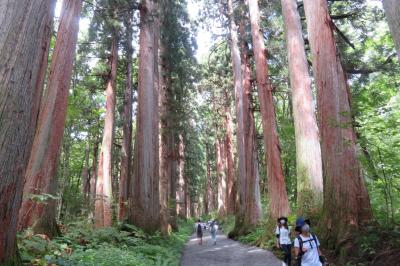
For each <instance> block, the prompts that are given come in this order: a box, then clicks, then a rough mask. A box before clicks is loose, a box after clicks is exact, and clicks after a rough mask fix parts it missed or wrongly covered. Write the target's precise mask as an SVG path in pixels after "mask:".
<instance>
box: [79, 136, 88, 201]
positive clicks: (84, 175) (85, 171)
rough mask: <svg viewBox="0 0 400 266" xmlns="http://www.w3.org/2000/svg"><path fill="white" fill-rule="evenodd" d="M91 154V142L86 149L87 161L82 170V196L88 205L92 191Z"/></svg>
mask: <svg viewBox="0 0 400 266" xmlns="http://www.w3.org/2000/svg"><path fill="white" fill-rule="evenodd" d="M89 154H90V146H89V142H88V143H87V144H86V148H85V160H84V164H83V168H82V174H81V177H82V194H83V198H84V203H85V204H86V203H87V199H88V196H89V191H90V173H89Z"/></svg>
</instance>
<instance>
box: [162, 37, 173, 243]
mask: <svg viewBox="0 0 400 266" xmlns="http://www.w3.org/2000/svg"><path fill="white" fill-rule="evenodd" d="M164 42H165V40H164V39H161V40H160V59H159V62H160V73H159V74H160V91H159V112H160V151H159V152H160V183H159V186H160V218H161V232H162V233H163V234H165V235H168V234H170V232H171V227H170V224H169V222H170V218H169V215H170V210H169V208H168V201H169V195H170V193H169V187H170V181H171V174H172V172H171V171H172V169H171V168H172V163H173V158H172V156H171V155H172V152H173V151H172V149H173V145H172V143H171V140H172V138H171V133H172V128H171V121H170V117H171V112H170V111H171V110H170V108H169V105H170V103H169V97H170V95H169V94H170V93H171V92H170V90H171V77H170V76H171V73H170V67H169V62H168V58H167V53H168V51H167V45H168V44H165V43H164Z"/></svg>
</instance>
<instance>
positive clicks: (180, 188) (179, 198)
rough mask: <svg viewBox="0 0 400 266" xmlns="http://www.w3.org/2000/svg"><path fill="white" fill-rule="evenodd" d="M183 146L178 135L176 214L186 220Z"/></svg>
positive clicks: (181, 137) (181, 138)
mask: <svg viewBox="0 0 400 266" xmlns="http://www.w3.org/2000/svg"><path fill="white" fill-rule="evenodd" d="M184 152H185V146H184V143H183V136H182V135H179V143H178V154H177V155H178V182H177V184H176V212H177V214H178V216H180V217H182V218H186V213H187V212H186V194H185V192H186V190H185V188H186V179H185V177H184V173H185V171H184V167H185V161H184V157H185V154H184Z"/></svg>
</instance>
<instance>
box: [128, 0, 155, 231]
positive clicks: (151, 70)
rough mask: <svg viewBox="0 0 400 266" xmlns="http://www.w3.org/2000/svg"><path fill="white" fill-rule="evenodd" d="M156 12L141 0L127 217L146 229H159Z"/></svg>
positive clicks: (147, 1) (151, 6) (147, 0)
mask: <svg viewBox="0 0 400 266" xmlns="http://www.w3.org/2000/svg"><path fill="white" fill-rule="evenodd" d="M157 12H158V5H157V2H155V1H152V0H142V1H141V6H140V19H141V22H140V36H139V44H140V50H139V84H138V112H137V120H136V123H137V126H136V129H137V131H136V145H135V147H136V150H135V161H134V175H133V177H134V179H133V180H134V182H133V184H132V185H131V187H133V191H132V192H131V194H132V196H133V197H131V199H130V202H129V203H130V211H129V212H130V214H129V221H130V222H131V223H133V224H135V225H137V226H139V227H142V228H143V229H145V230H146V231H148V232H154V231H156V230H158V229H160V201H159V117H158V87H159V86H158V82H159V77H158V42H159V32H160V25H159V18H158V16H157V15H154V14H157Z"/></svg>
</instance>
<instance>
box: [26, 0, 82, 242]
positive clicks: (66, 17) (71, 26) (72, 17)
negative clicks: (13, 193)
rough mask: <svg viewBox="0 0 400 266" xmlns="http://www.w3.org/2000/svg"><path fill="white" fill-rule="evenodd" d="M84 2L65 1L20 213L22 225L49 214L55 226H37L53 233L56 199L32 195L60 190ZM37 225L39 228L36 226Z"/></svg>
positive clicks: (40, 229) (27, 224)
mask: <svg viewBox="0 0 400 266" xmlns="http://www.w3.org/2000/svg"><path fill="white" fill-rule="evenodd" d="M81 7H82V2H81V1H64V2H63V5H62V13H61V17H60V26H59V29H58V33H57V39H56V44H55V48H54V53H53V57H52V61H51V66H50V73H49V79H48V85H47V89H46V96H45V98H44V102H43V104H42V105H41V110H40V113H39V118H38V125H37V130H36V133H35V139H34V142H33V147H32V152H31V154H30V159H29V163H28V167H27V170H26V174H25V181H26V182H25V185H24V195H25V197H26V199H25V200H23V202H22V206H21V209H20V212H19V227H20V228H21V229H25V228H27V227H29V226H32V225H33V224H34V223H35V222H37V221H38V219H39V218H41V217H45V219H46V224H48V225H50V223H51V226H49V227H48V229H47V230H48V231H47V230H46V228H39V227H38V228H37V229H38V230H39V231H40V233H46V234H47V235H49V236H54V235H56V234H58V230H55V228H57V225H56V219H55V215H54V216H52V214H55V210H53V209H55V208H56V203H55V200H53V199H50V200H48V202H47V203H46V204H43V203H38V202H35V201H33V200H32V199H29V195H32V194H37V195H40V194H42V193H46V194H55V193H56V190H57V186H56V185H53V184H56V181H54V180H53V179H55V178H56V170H57V164H58V160H59V156H60V147H61V142H62V139H63V133H64V127H65V119H66V115H67V105H68V93H69V87H70V83H71V77H72V70H73V62H74V58H75V49H76V43H77V39H78V30H79V14H80V10H81ZM46 212H49V213H48V214H46ZM34 228H35V227H34Z"/></svg>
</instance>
